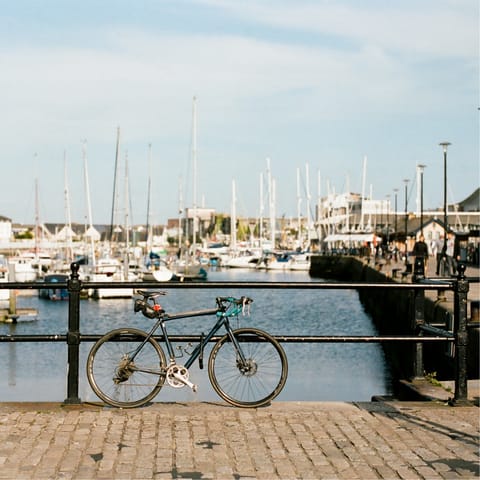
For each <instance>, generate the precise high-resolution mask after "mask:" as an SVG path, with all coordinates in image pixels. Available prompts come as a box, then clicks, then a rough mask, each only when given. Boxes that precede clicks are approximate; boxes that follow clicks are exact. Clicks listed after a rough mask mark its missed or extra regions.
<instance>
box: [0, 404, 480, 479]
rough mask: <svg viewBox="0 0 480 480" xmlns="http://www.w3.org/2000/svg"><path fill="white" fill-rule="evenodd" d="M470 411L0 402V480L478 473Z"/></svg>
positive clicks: (475, 419) (474, 416)
mask: <svg viewBox="0 0 480 480" xmlns="http://www.w3.org/2000/svg"><path fill="white" fill-rule="evenodd" d="M479 423H480V421H479V408H478V407H475V406H456V407H450V406H447V405H445V404H442V403H439V402H365V403H341V402H334V403H328V402H274V403H273V404H272V405H271V406H269V407H265V408H260V409H239V408H233V407H230V406H226V405H223V404H214V403H186V404H182V403H155V404H152V405H149V406H147V407H144V408H137V409H131V410H121V409H114V408H105V407H103V406H101V405H93V404H82V405H69V406H65V405H62V404H58V403H56V404H54V403H31V404H22V403H15V404H8V403H3V404H2V403H0V478H1V479H70V478H71V479H88V480H91V479H129V480H130V479H151V478H155V479H170V478H190V479H247V478H248V479H268V480H272V479H349V480H353V479H361V480H369V479H377V478H383V479H398V478H401V479H453V478H466V479H474V478H478V477H479V475H480V473H479V433H480V429H479V426H480V425H479Z"/></svg>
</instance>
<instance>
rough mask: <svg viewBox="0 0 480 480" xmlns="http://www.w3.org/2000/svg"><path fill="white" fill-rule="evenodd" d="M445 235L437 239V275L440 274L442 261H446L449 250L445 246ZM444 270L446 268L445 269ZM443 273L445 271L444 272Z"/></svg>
mask: <svg viewBox="0 0 480 480" xmlns="http://www.w3.org/2000/svg"><path fill="white" fill-rule="evenodd" d="M443 238H444V237H443V236H441V237H440V238H439V239H438V240H437V275H440V266H441V264H442V262H444V263H445V262H446V258H445V256H446V251H447V248H446V246H445V243H444V241H443ZM443 270H444V269H443ZM442 273H443V272H442Z"/></svg>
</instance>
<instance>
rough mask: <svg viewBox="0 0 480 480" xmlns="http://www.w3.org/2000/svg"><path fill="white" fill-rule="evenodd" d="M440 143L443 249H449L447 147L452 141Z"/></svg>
mask: <svg viewBox="0 0 480 480" xmlns="http://www.w3.org/2000/svg"><path fill="white" fill-rule="evenodd" d="M439 145H440V146H441V147H442V148H443V228H444V230H445V232H444V235H443V251H445V252H446V251H447V230H448V225H447V223H448V217H447V148H448V146H449V145H451V143H450V142H441V143H439Z"/></svg>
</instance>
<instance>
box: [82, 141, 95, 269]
mask: <svg viewBox="0 0 480 480" xmlns="http://www.w3.org/2000/svg"><path fill="white" fill-rule="evenodd" d="M82 155H83V165H84V174H85V195H86V197H87V214H88V226H89V231H90V247H91V249H92V265H93V267H95V264H96V260H95V246H94V241H93V223H92V203H91V200H90V185H89V181H88V164H87V141H86V140H84V141H83V142H82Z"/></svg>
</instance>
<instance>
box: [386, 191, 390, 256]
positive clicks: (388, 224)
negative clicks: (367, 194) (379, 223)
mask: <svg viewBox="0 0 480 480" xmlns="http://www.w3.org/2000/svg"><path fill="white" fill-rule="evenodd" d="M386 197H387V248H388V246H389V245H390V194H387V195H386Z"/></svg>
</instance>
